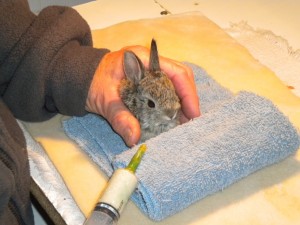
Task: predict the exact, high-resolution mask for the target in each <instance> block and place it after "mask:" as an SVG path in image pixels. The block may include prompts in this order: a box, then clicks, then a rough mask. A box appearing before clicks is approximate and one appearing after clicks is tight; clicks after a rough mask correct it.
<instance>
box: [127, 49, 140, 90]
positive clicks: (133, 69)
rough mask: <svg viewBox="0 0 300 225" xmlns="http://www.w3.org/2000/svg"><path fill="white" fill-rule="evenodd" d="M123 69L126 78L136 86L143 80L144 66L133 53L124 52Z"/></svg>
mask: <svg viewBox="0 0 300 225" xmlns="http://www.w3.org/2000/svg"><path fill="white" fill-rule="evenodd" d="M123 68H124V73H125V75H126V77H127V78H128V79H129V80H131V81H132V82H134V83H135V84H138V83H139V81H140V80H141V79H143V76H144V65H143V64H142V62H141V60H140V59H139V58H138V57H137V56H136V55H135V54H134V53H133V52H131V51H125V53H124V62H123Z"/></svg>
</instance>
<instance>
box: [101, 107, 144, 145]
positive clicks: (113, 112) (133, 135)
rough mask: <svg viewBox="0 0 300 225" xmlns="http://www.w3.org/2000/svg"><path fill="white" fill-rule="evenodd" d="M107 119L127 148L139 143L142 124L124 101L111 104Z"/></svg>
mask: <svg viewBox="0 0 300 225" xmlns="http://www.w3.org/2000/svg"><path fill="white" fill-rule="evenodd" d="M105 117H106V119H107V120H108V122H109V123H110V124H111V126H112V128H113V129H114V130H115V131H116V132H117V133H118V134H119V135H121V137H122V138H123V140H124V141H125V143H126V145H127V146H130V147H131V146H133V145H135V144H136V143H137V142H138V141H139V139H140V136H141V129H140V124H139V122H138V120H137V119H136V118H135V117H134V116H133V115H132V114H131V113H130V111H128V109H127V108H126V107H125V105H124V104H123V102H122V101H115V102H110V104H109V106H108V108H107V113H106V116H105Z"/></svg>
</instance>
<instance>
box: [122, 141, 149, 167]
mask: <svg viewBox="0 0 300 225" xmlns="http://www.w3.org/2000/svg"><path fill="white" fill-rule="evenodd" d="M146 150H147V146H146V144H142V145H141V146H140V147H139V149H138V150H137V152H136V153H135V154H134V156H133V157H132V159H131V161H130V163H129V164H128V166H127V167H126V169H127V170H129V171H131V172H133V173H135V171H136V169H137V168H138V166H139V164H140V162H141V160H142V157H143V155H144V153H145V152H146Z"/></svg>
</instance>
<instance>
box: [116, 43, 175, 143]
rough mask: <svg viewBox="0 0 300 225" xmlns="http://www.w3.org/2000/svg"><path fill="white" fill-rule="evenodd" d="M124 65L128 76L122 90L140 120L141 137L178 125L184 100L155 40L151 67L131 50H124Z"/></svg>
mask: <svg viewBox="0 0 300 225" xmlns="http://www.w3.org/2000/svg"><path fill="white" fill-rule="evenodd" d="M123 68H124V73H125V75H126V79H123V80H122V81H121V84H120V87H119V92H120V96H121V99H122V100H123V102H124V104H125V105H126V106H127V107H128V109H129V110H130V111H131V112H132V113H133V114H134V115H135V117H136V118H137V119H138V120H139V122H140V126H141V130H142V134H141V141H142V142H144V141H145V140H147V139H149V138H152V137H154V136H157V135H158V134H160V133H162V132H165V131H167V130H169V129H171V128H174V127H175V126H177V125H178V124H179V109H180V101H179V98H178V96H177V95H176V93H175V89H174V86H173V84H172V82H171V80H170V79H169V78H168V77H167V75H166V74H165V73H164V72H162V71H161V69H160V66H159V58H158V52H157V46H156V42H155V40H154V39H152V42H151V50H150V61H149V70H146V69H145V67H144V65H143V64H142V62H141V60H140V59H139V58H138V57H137V56H136V55H135V54H134V53H133V52H131V51H125V53H124V61H123Z"/></svg>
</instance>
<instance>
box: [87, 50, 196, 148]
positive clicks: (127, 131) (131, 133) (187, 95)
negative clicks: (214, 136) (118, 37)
mask: <svg viewBox="0 0 300 225" xmlns="http://www.w3.org/2000/svg"><path fill="white" fill-rule="evenodd" d="M125 50H131V51H133V52H134V53H135V54H136V55H137V56H138V57H139V58H140V59H141V61H142V62H143V64H144V65H145V67H146V68H148V64H149V54H150V53H149V49H147V48H145V47H142V46H131V47H126V48H124V49H121V50H119V51H116V52H110V53H108V54H106V55H105V56H104V57H103V59H102V60H101V62H100V64H99V66H98V68H97V70H96V72H95V75H94V78H93V80H92V83H91V86H90V89H89V93H88V97H87V101H86V110H87V111H89V112H92V113H96V114H99V115H101V116H103V117H104V118H105V119H107V121H108V122H109V123H110V124H111V126H112V128H113V129H114V130H115V131H116V132H117V133H118V134H120V135H121V136H122V138H123V139H124V141H125V142H126V144H127V145H128V146H133V145H134V144H136V143H137V142H138V141H139V139H140V135H141V130H140V125H139V122H138V120H137V119H136V118H135V117H134V116H133V115H132V114H131V113H130V111H129V110H128V109H127V107H126V106H125V105H124V103H123V102H122V100H121V98H120V96H119V91H118V87H119V84H120V81H121V80H122V79H124V78H125V74H124V71H123V55H124V51H125ZM160 67H161V69H162V70H163V71H164V72H165V73H166V74H167V75H168V76H169V78H170V79H171V81H172V82H173V84H174V87H175V89H176V93H177V95H178V97H179V99H180V101H181V110H182V113H181V119H180V121H181V123H184V122H186V121H188V120H190V119H192V118H195V117H198V116H200V110H199V101H198V96H197V92H196V86H195V83H194V75H193V72H192V70H191V69H190V68H189V67H187V66H186V65H183V64H181V63H179V62H177V61H174V60H171V59H168V58H165V57H160Z"/></svg>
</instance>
